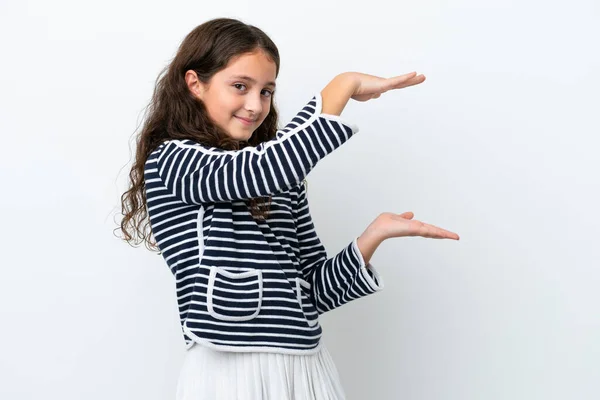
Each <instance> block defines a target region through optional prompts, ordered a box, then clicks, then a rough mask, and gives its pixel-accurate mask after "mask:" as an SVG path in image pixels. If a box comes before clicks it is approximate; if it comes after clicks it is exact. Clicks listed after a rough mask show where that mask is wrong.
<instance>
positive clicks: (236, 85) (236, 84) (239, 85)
mask: <svg viewBox="0 0 600 400" xmlns="http://www.w3.org/2000/svg"><path fill="white" fill-rule="evenodd" d="M233 87H235V88H236V89H239V90H244V89H246V85H244V84H243V83H234V84H233Z"/></svg>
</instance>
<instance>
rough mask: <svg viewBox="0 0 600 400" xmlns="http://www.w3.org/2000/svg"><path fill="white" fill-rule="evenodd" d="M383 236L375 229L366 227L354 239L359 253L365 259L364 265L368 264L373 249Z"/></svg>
mask: <svg viewBox="0 0 600 400" xmlns="http://www.w3.org/2000/svg"><path fill="white" fill-rule="evenodd" d="M383 240H384V239H383V237H382V236H381V235H379V234H378V233H377V232H376V231H374V230H372V229H370V228H367V229H366V230H365V231H364V232H363V233H362V234H361V235H360V236H359V237H358V239H357V240H356V245H357V246H358V249H359V250H360V253H361V255H362V257H363V260H364V261H365V265H367V264H369V262H370V261H371V257H373V254H374V253H375V250H377V248H378V247H379V245H380V244H381V243H382V242H383Z"/></svg>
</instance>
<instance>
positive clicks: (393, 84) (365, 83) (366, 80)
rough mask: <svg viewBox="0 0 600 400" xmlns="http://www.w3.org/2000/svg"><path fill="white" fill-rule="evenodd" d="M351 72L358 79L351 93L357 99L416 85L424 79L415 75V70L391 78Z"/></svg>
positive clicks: (372, 97)
mask: <svg viewBox="0 0 600 400" xmlns="http://www.w3.org/2000/svg"><path fill="white" fill-rule="evenodd" d="M352 74H353V75H354V78H356V79H357V80H358V81H359V86H358V89H356V90H355V91H354V94H353V95H352V98H353V99H354V100H357V101H367V100H371V99H376V98H378V97H379V96H381V95H382V94H383V93H385V92H387V91H389V90H394V89H402V88H405V87H408V86H414V85H418V84H420V83H422V82H424V81H425V76H424V75H417V73H416V72H411V73H408V74H404V75H400V76H395V77H393V78H381V77H378V76H373V75H368V74H362V73H358V72H354V73H352Z"/></svg>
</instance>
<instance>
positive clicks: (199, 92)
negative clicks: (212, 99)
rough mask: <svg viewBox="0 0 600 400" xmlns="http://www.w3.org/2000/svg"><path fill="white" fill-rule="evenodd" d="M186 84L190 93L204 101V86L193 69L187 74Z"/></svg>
mask: <svg viewBox="0 0 600 400" xmlns="http://www.w3.org/2000/svg"><path fill="white" fill-rule="evenodd" d="M185 83H186V85H187V87H188V89H189V91H190V92H191V93H192V94H193V95H194V96H195V97H197V98H199V99H200V100H202V97H203V94H204V84H203V83H202V82H201V81H200V79H198V75H197V74H196V72H195V71H192V70H191V69H190V70H188V71H186V73H185Z"/></svg>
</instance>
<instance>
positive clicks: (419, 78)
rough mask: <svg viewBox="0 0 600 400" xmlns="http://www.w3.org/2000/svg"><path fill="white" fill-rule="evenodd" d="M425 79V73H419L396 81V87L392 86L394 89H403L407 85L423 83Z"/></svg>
mask: <svg viewBox="0 0 600 400" xmlns="http://www.w3.org/2000/svg"><path fill="white" fill-rule="evenodd" d="M425 79H426V78H425V75H418V76H415V77H412V78H410V79H407V80H399V81H397V82H396V84H395V85H394V87H392V89H402V88H405V87H409V86H414V85H418V84H420V83H423V82H424V81H425Z"/></svg>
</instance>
